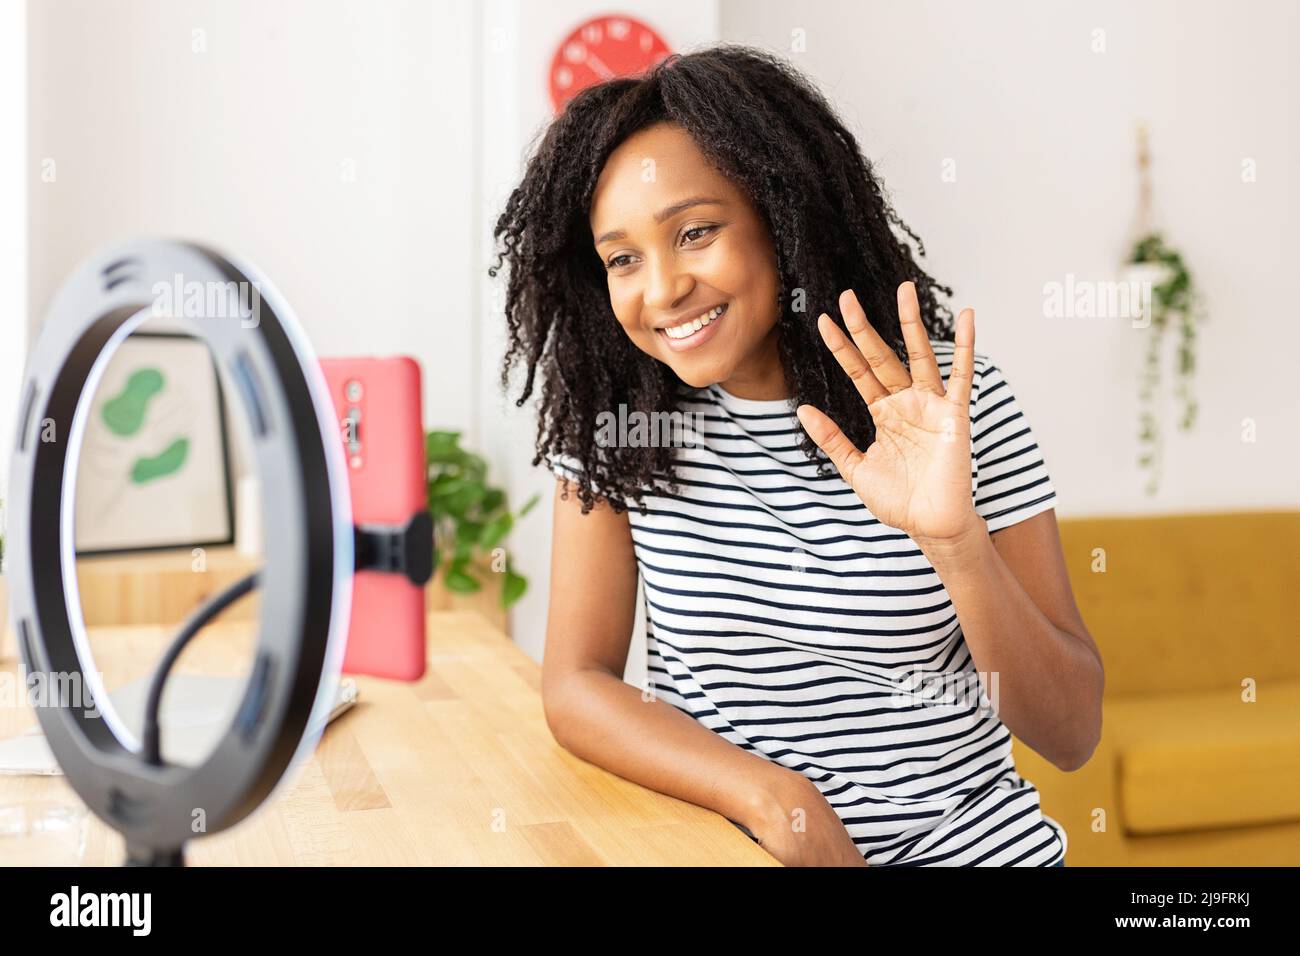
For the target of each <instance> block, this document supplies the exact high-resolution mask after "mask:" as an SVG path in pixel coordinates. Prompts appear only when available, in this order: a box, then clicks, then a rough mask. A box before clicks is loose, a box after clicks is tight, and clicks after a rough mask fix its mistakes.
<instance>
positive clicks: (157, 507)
mask: <svg viewBox="0 0 1300 956" xmlns="http://www.w3.org/2000/svg"><path fill="white" fill-rule="evenodd" d="M91 402H92V405H91V408H90V414H89V418H88V419H87V422H86V429H85V434H84V436H83V439H82V444H81V452H80V456H79V459H78V462H77V489H76V513H75V518H74V520H75V540H76V550H77V555H78V557H81V556H86V555H94V554H109V553H121V552H125V551H153V550H159V549H163V548H194V547H210V546H217V545H224V544H231V543H233V541H234V526H235V523H234V504H233V494H232V491H231V477H230V450H229V447H228V438H227V434H226V409H225V399H224V396H223V394H222V388H221V380H220V377H219V376H218V374H217V368H216V365H215V364H214V362H213V360H212V354H211V353H210V352H209V351H208V347H207V345H205V344H204V343H203V341H202V340H201V339H198V338H195V337H194V336H191V335H186V334H183V333H159V332H137V333H135V334H134V335H131V336H129V337H127V338H126V339H125V340H124V341H123V342H122V344H121V346H119V347H118V349H117V351H116V352H115V353H114V354H113V356H112V357H111V358H110V359H109V363H108V367H107V368H106V369H105V371H104V375H103V377H102V378H101V379H100V381H99V385H98V387H97V389H96V391H95V394H94V395H93V396H92V397H91Z"/></svg>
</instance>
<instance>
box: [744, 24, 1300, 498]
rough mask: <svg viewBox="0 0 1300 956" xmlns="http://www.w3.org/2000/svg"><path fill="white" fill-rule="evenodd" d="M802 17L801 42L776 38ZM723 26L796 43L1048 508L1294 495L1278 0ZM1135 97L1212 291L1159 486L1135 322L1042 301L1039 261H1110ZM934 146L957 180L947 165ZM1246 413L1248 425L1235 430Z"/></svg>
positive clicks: (1288, 87) (1292, 125) (1054, 270)
mask: <svg viewBox="0 0 1300 956" xmlns="http://www.w3.org/2000/svg"><path fill="white" fill-rule="evenodd" d="M795 30H802V31H804V41H805V43H806V51H805V52H802V53H799V52H793V51H792V50H791V41H792V35H793V31H795ZM1096 30H1102V31H1104V37H1103V38H1104V42H1105V49H1104V52H1093V49H1092V47H1093V44H1094V41H1095V40H1097V39H1098V38H1099V36H1100V35H1098V34H1095V33H1094V31H1096ZM722 35H723V37H724V38H725V39H728V40H733V41H738V42H750V43H758V44H762V45H766V46H769V47H771V48H773V49H775V50H778V51H780V52H782V53H784V54H785V55H787V56H789V57H790V58H791V59H792V60H793V61H794V62H795V63H796V64H798V65H799V66H800V67H801V68H803V69H805V70H806V71H808V73H809V74H810V75H811V76H812V77H813V78H814V79H815V80H816V81H817V83H818V84H819V85H820V86H821V87H822V89H823V90H824V91H825V92H826V93H827V95H828V96H829V97H830V98H831V99H832V100H833V102H834V104H835V105H836V106H837V107H838V108H839V109H840V110H841V112H842V114H843V115H844V116H845V118H846V119H847V120H848V122H849V124H850V125H851V127H852V128H853V129H854V131H855V132H856V133H857V134H858V135H859V137H860V140H861V142H862V144H863V147H864V149H865V151H866V153H867V155H868V156H869V157H870V158H871V159H872V160H873V161H875V163H876V168H877V170H878V171H879V173H880V174H881V175H882V176H883V178H884V181H885V183H886V184H887V186H888V188H889V190H890V192H891V194H892V196H893V199H894V201H895V206H896V208H897V210H898V211H899V213H900V214H901V215H902V216H903V218H904V219H905V220H906V221H907V222H908V223H909V224H910V225H911V226H912V227H913V229H915V230H916V231H917V233H918V234H919V235H920V236H921V237H922V238H923V239H924V240H925V243H926V247H927V250H928V252H929V260H928V263H929V266H930V267H931V273H932V274H934V275H936V276H937V277H938V278H939V279H940V280H941V281H944V282H946V283H947V284H949V285H951V286H952V287H953V289H954V291H955V293H956V296H955V299H956V301H955V304H956V305H957V306H958V307H961V306H965V305H972V306H974V307H975V310H976V327H977V332H976V347H977V348H978V349H980V350H982V351H985V352H987V353H988V354H989V355H990V356H992V357H993V358H994V359H995V360H996V361H998V362H999V363H1000V364H1001V365H1002V366H1003V367H1004V369H1005V370H1006V372H1007V375H1008V379H1009V381H1010V382H1011V383H1012V384H1013V385H1014V386H1015V388H1016V390H1017V393H1018V395H1019V396H1020V398H1021V400H1022V405H1023V406H1024V408H1025V409H1026V414H1027V415H1028V416H1029V419H1030V421H1031V423H1032V424H1033V426H1034V428H1035V430H1036V432H1037V433H1038V436H1039V439H1040V444H1041V445H1042V447H1043V449H1044V454H1045V456H1046V460H1047V463H1048V467H1049V468H1050V469H1051V472H1052V476H1053V479H1054V481H1055V483H1056V486H1057V491H1058V494H1059V498H1060V502H1059V506H1058V509H1057V510H1058V513H1059V514H1061V515H1063V516H1065V515H1084V514H1099V513H1133V512H1148V511H1181V510H1200V509H1217V508H1264V507H1269V506H1285V507H1296V506H1300V477H1297V472H1298V470H1300V451H1298V450H1297V442H1296V436H1297V429H1298V426H1300V389H1296V388H1295V386H1294V384H1293V376H1294V368H1295V365H1296V356H1297V355H1300V322H1297V321H1296V320H1295V317H1294V311H1295V310H1294V308H1293V305H1292V304H1293V302H1294V293H1293V290H1292V287H1291V283H1290V282H1286V284H1284V270H1285V271H1286V272H1288V273H1289V274H1290V275H1289V276H1288V278H1293V277H1294V274H1295V266H1294V264H1295V262H1296V261H1297V260H1300V232H1298V231H1297V230H1296V229H1295V222H1296V220H1297V212H1300V208H1298V202H1300V192H1297V188H1296V186H1295V184H1294V180H1295V171H1296V170H1297V169H1300V139H1298V138H1297V114H1298V113H1300V109H1297V94H1298V93H1300V82H1298V80H1300V76H1298V75H1297V70H1298V68H1297V66H1296V58H1295V50H1296V48H1297V44H1298V43H1300V9H1298V8H1297V7H1296V6H1295V5H1294V4H1292V3H1289V2H1283V0H1256V2H1251V3H1237V4H1225V3H1220V2H1214V0H1190V2H1188V0H1179V2H1177V3H1174V2H1173V0H1158V2H1148V3H1141V4H1127V3H1118V2H1110V0H1103V2H1096V0H1090V2H1088V3H1082V2H1070V3H1051V4H1044V3H1036V2H1032V0H1005V2H1000V3H992V4H990V3H979V4H972V3H966V2H960V0H926V2H914V3H906V4H904V3H887V2H871V3H863V2H861V0H823V2H819V3H816V4H798V5H795V4H790V3H784V2H779V0H723V4H722ZM1139 119H1144V120H1146V121H1147V123H1148V125H1149V128H1150V131H1151V145H1152V151H1153V162H1154V176H1155V206H1156V215H1157V225H1159V226H1163V227H1164V228H1165V229H1166V230H1167V235H1168V236H1169V238H1170V239H1171V240H1172V241H1173V242H1174V243H1175V244H1176V245H1178V246H1180V247H1181V248H1182V250H1183V251H1184V253H1185V255H1186V257H1187V260H1188V262H1189V263H1190V268H1191V270H1192V273H1193V275H1194V276H1195V278H1196V279H1197V280H1198V281H1199V282H1200V283H1201V285H1202V287H1203V289H1204V291H1205V296H1206V301H1207V304H1208V312H1209V320H1208V322H1207V324H1205V325H1204V326H1203V327H1202V329H1201V334H1202V342H1201V345H1200V350H1199V355H1200V361H1201V370H1200V373H1199V378H1198V383H1197V394H1198V395H1199V396H1200V414H1201V418H1200V422H1199V425H1198V427H1197V429H1196V430H1195V431H1194V432H1193V433H1191V434H1186V433H1178V432H1175V431H1174V430H1173V428H1172V426H1171V427H1170V428H1169V429H1167V434H1168V441H1167V444H1166V448H1167V454H1166V467H1165V469H1164V479H1163V482H1162V488H1161V490H1160V492H1159V494H1158V495H1157V496H1156V497H1154V498H1147V497H1146V496H1145V495H1144V493H1143V486H1144V478H1143V475H1142V473H1141V472H1139V470H1138V469H1137V467H1136V460H1137V455H1138V445H1137V402H1136V395H1137V381H1138V363H1139V360H1140V358H1141V356H1142V354H1143V352H1144V350H1145V340H1144V339H1143V336H1144V335H1145V334H1146V333H1145V332H1143V331H1141V330H1137V329H1134V328H1132V323H1131V322H1127V321H1124V320H1121V319H1048V318H1045V317H1044V309H1043V286H1044V284H1046V283H1049V282H1053V281H1057V282H1064V281H1065V277H1066V275H1067V274H1070V273H1072V274H1073V275H1074V276H1075V277H1076V279H1088V280H1093V281H1097V280H1102V281H1105V280H1110V279H1113V278H1115V277H1116V263H1117V262H1118V261H1119V260H1120V258H1121V256H1122V255H1123V254H1124V252H1125V246H1126V242H1127V239H1128V230H1129V229H1130V227H1131V226H1132V220H1133V215H1134V209H1135V202H1136V193H1137V186H1136V174H1135V161H1134V156H1135V145H1134V144H1135V137H1134V129H1135V126H1136V124H1137V122H1138V120H1139ZM947 158H952V159H954V160H955V161H956V171H957V178H956V182H944V181H943V179H942V178H941V168H942V167H941V164H942V163H943V161H944V160H945V159H947ZM1247 158H1253V159H1254V160H1255V161H1256V163H1257V169H1258V179H1257V181H1256V182H1254V183H1244V182H1243V181H1242V176H1241V172H1242V162H1243V160H1244V159H1247ZM1170 344H1172V342H1171V343H1170ZM1172 357H1173V353H1172V351H1171V352H1170V353H1169V358H1170V359H1171V360H1172ZM1168 367H1170V368H1172V364H1171V365H1170V366H1168ZM1247 418H1250V419H1254V421H1255V423H1256V428H1257V440H1256V441H1255V442H1254V443H1246V442H1243V441H1242V440H1241V435H1242V422H1243V420H1244V419H1247ZM1166 420H1167V421H1169V422H1171V423H1172V422H1173V421H1174V409H1173V408H1172V407H1171V408H1169V409H1168V412H1167V414H1166Z"/></svg>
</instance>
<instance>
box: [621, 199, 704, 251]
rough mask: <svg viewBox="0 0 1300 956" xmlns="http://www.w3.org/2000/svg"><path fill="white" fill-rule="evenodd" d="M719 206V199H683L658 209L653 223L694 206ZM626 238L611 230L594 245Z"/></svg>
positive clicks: (662, 220) (622, 233)
mask: <svg viewBox="0 0 1300 956" xmlns="http://www.w3.org/2000/svg"><path fill="white" fill-rule="evenodd" d="M721 205H723V202H722V200H721V199H710V198H708V197H707V196H692V197H691V198H690V199H683V200H682V201H681V202H675V203H673V204H672V205H671V206H665V207H664V208H663V209H660V210H659V211H658V212H657V213H655V222H664V221H665V220H668V219H671V218H672V217H673V216H675V215H677V214H678V213H679V212H685V211H686V210H687V209H690V208H692V207H694V206H721ZM626 238H627V233H626V232H624V231H623V230H622V229H612V230H610V231H609V232H606V233H602V234H601V235H600V236H599V237H598V238H597V239H596V242H595V245H597V246H599V245H600V244H601V243H605V242H615V241H617V240H619V239H626Z"/></svg>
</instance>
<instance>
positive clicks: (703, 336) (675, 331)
mask: <svg viewBox="0 0 1300 956" xmlns="http://www.w3.org/2000/svg"><path fill="white" fill-rule="evenodd" d="M726 311H727V303H726V302H724V303H722V304H721V305H716V306H714V307H713V308H711V309H707V310H706V311H704V312H702V313H700V314H699V315H697V316H696V317H695V318H694V319H687V320H686V321H684V322H679V323H677V324H675V325H669V326H667V327H661V328H659V329H657V330H656V331H658V333H659V334H660V335H662V336H663V338H664V341H665V342H666V343H667V344H668V347H669V348H670V349H672V350H673V351H674V352H684V351H686V350H687V349H694V348H699V347H700V346H701V345H703V344H704V343H706V342H708V341H709V339H711V338H713V336H714V334H715V333H716V332H717V327H718V323H719V321H721V319H722V316H723V315H725V314H726Z"/></svg>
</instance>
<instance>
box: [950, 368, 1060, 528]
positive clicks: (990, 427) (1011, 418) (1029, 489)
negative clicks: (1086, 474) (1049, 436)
mask: <svg viewBox="0 0 1300 956" xmlns="http://www.w3.org/2000/svg"><path fill="white" fill-rule="evenodd" d="M976 382H977V388H976V389H975V390H974V391H975V395H974V397H973V398H972V400H971V446H972V449H971V455H972V462H971V464H972V468H971V470H972V471H973V472H974V473H975V474H974V477H973V479H972V483H973V486H974V495H975V511H976V512H977V513H978V514H979V516H980V517H981V518H983V519H984V521H985V522H986V523H987V524H988V530H989V532H990V533H992V532H994V531H997V530H999V529H1001V528H1006V527H1008V526H1010V525H1013V524H1017V523H1019V522H1021V521H1024V520H1025V519H1026V518H1032V517H1033V516H1034V515H1036V514H1038V513H1039V512H1042V511H1047V510H1048V509H1049V508H1053V507H1055V505H1056V489H1055V488H1054V487H1053V486H1052V479H1051V476H1050V475H1049V474H1048V471H1047V463H1046V461H1044V459H1043V453H1042V450H1041V449H1040V448H1039V447H1038V441H1037V440H1036V439H1035V437H1034V433H1033V430H1032V429H1031V428H1030V427H1029V419H1028V418H1026V417H1025V413H1024V412H1023V411H1022V410H1021V408H1020V404H1019V403H1018V402H1017V401H1016V396H1015V394H1014V393H1013V392H1012V391H1011V385H1010V383H1009V382H1008V381H1007V378H1006V375H1004V374H1003V372H1002V369H1001V368H999V367H998V366H997V365H996V364H994V363H993V362H991V361H989V360H988V359H987V358H985V360H984V370H983V372H977V374H976Z"/></svg>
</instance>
